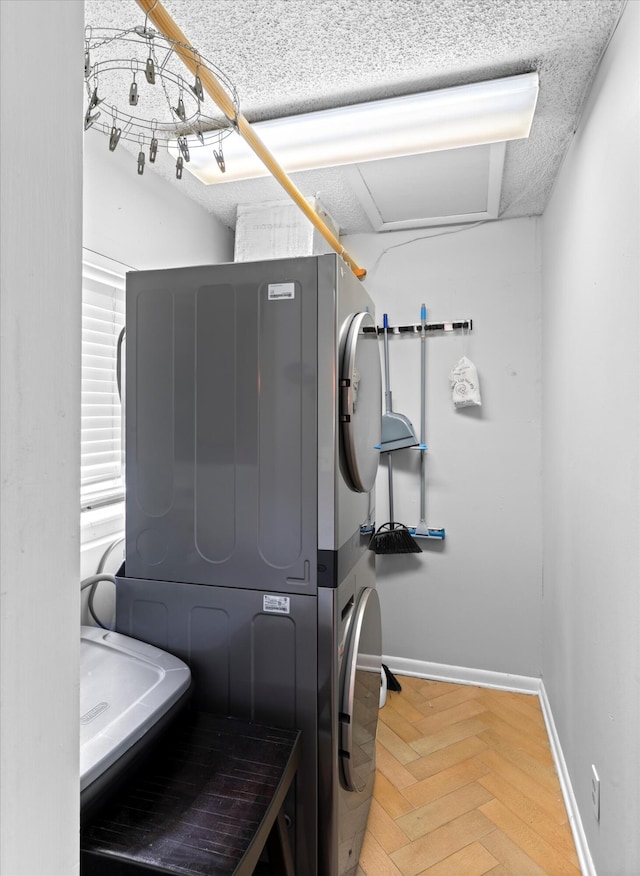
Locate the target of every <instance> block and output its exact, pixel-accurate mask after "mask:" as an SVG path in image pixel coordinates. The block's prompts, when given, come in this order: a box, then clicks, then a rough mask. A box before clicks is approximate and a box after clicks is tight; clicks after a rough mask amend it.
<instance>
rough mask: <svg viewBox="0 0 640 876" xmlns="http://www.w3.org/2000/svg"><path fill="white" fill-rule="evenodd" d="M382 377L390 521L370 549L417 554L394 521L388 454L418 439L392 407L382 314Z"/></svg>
mask: <svg viewBox="0 0 640 876" xmlns="http://www.w3.org/2000/svg"><path fill="white" fill-rule="evenodd" d="M383 326H384V378H385V393H384V399H385V413H384V414H383V416H382V440H381V442H380V450H381V451H382V452H383V453H386V455H387V467H388V470H389V517H390V518H391V519H390V522H389V523H383V524H382V526H380V527H378V529H377V530H376V532H375V533H374V534H373V535H372V536H371V540H370V542H369V550H371V551H375V553H377V554H410V553H411V554H416V553H422V548H421V547H420V545H419V544H418V543H417V542H416V541H415V540H414V538H413V537H412V535H411V533H410V532H409V528H408V527H407V526H405V525H404V524H403V523H396V522H395V521H394V512H393V464H392V462H391V454H392V451H394V450H399V449H401V448H403V447H415V445H416V444H417V443H418V439H417V438H416V434H415V431H414V429H413V426H412V425H411V423H410V421H409V420H408V419H407V417H405V416H403V415H402V414H397V413H395V412H394V411H392V410H391V389H390V386H389V383H390V381H389V339H388V335H387V330H388V328H389V320H388V317H387V314H386V313H385V314H384V319H383Z"/></svg>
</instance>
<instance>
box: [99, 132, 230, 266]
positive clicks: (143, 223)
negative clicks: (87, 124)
mask: <svg viewBox="0 0 640 876" xmlns="http://www.w3.org/2000/svg"><path fill="white" fill-rule="evenodd" d="M83 244H84V246H85V247H86V248H87V249H91V250H93V251H94V252H97V253H100V254H101V255H104V256H108V257H109V258H112V259H115V260H116V261H119V262H123V263H124V264H126V265H130V266H131V267H133V268H136V269H137V270H144V269H153V268H172V267H182V266H183V265H201V264H216V263H218V262H225V261H233V232H232V231H231V230H230V229H228V228H225V227H224V226H223V225H221V223H220V222H218V220H217V219H214V217H213V216H211V214H209V213H207V212H206V210H205V209H204V208H203V207H200V206H199V205H198V204H195V203H194V202H193V201H190V200H189V199H188V198H187V197H185V195H183V194H182V193H181V192H180V191H179V190H178V189H177V188H176V187H175V186H171V185H169V183H168V182H166V181H165V180H164V179H162V178H161V177H160V176H158V174H157V173H154V172H153V168H152V167H150V166H149V165H147V167H146V169H145V172H144V174H143V175H142V176H140V175H138V170H137V162H136V157H135V155H132V154H131V152H129V151H127V150H126V149H125V147H124V146H123V145H122V144H121V145H120V146H119V147H118V148H117V149H116V150H115V152H110V151H109V148H108V138H107V137H106V136H105V135H104V134H103V133H101V132H99V131H96V130H93V129H90V130H89V131H87V132H86V134H85V137H84V220H83Z"/></svg>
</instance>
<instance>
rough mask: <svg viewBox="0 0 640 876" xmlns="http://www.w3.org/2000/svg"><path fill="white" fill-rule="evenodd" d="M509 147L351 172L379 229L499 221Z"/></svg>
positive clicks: (430, 155)
mask: <svg viewBox="0 0 640 876" xmlns="http://www.w3.org/2000/svg"><path fill="white" fill-rule="evenodd" d="M505 149H506V143H504V142H503V143H491V144H487V145H483V146H466V147H461V148H459V149H447V150H443V151H440V152H427V153H424V154H422V155H409V156H406V157H404V158H387V159H383V160H380V161H368V162H366V163H363V164H357V165H354V166H353V167H352V168H351V178H350V182H351V184H352V186H353V188H354V191H355V193H356V195H357V196H358V198H359V200H360V202H361V204H362V206H363V208H364V210H365V212H366V213H367V215H368V217H369V219H370V220H371V223H372V225H373V227H374V230H375V231H398V230H401V229H404V228H426V227H428V226H431V225H450V224H458V223H464V222H477V221H479V220H481V219H496V218H497V216H498V210H499V207H500V192H501V189H502V173H503V168H504V156H505Z"/></svg>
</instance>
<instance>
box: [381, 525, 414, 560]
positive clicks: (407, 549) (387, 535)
mask: <svg viewBox="0 0 640 876" xmlns="http://www.w3.org/2000/svg"><path fill="white" fill-rule="evenodd" d="M369 550H370V551H374V552H375V553H376V554H421V553H422V548H421V547H420V545H419V544H418V542H417V541H416V540H415V539H414V538H413V536H412V535H411V533H410V532H409V530H408V529H407V527H406V526H405V525H404V524H402V523H383V524H382V526H380V527H379V528H378V529H377V530H376V532H375V533H374V534H373V535H372V536H371V540H370V542H369Z"/></svg>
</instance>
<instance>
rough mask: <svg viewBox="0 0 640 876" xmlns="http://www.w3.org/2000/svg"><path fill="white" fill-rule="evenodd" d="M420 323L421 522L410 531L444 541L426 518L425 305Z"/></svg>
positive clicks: (439, 530)
mask: <svg viewBox="0 0 640 876" xmlns="http://www.w3.org/2000/svg"><path fill="white" fill-rule="evenodd" d="M420 322H421V325H422V331H421V334H420V366H421V367H420V421H421V422H420V522H419V523H418V525H417V526H416V528H415V529H412V530H410V532H411V534H412V535H413V536H415V537H416V538H437V539H443V538H444V536H445V532H444V529H431V528H430V527H429V526H427V523H426V520H425V516H426V507H425V506H426V467H427V465H426V463H427V460H426V450H427V445H426V438H427V414H426V397H427V350H426V346H425V344H426V340H427V331H426V328H425V327H424V326H425V324H426V322H427V308H426V305H425V304H423V305H421V307H420Z"/></svg>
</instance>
